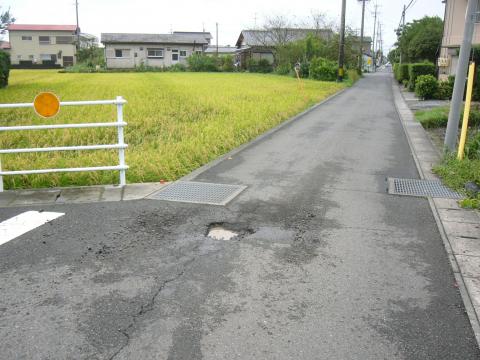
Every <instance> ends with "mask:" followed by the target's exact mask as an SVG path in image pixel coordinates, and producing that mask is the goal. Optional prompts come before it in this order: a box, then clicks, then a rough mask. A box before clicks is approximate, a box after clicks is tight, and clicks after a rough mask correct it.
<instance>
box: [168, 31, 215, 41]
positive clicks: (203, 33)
mask: <svg viewBox="0 0 480 360" xmlns="http://www.w3.org/2000/svg"><path fill="white" fill-rule="evenodd" d="M173 34H174V35H194V36H203V37H205V38H206V39H209V40H211V39H213V36H212V34H211V33H209V32H207V31H205V32H204V31H174V32H173Z"/></svg>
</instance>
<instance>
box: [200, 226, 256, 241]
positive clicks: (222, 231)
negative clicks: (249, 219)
mask: <svg viewBox="0 0 480 360" xmlns="http://www.w3.org/2000/svg"><path fill="white" fill-rule="evenodd" d="M254 232H255V231H254V230H252V229H250V228H247V229H246V230H245V229H244V228H243V227H242V226H235V225H229V224H225V223H212V224H210V225H209V226H208V231H207V236H208V237H209V238H211V239H214V240H223V241H228V240H232V239H234V238H236V237H243V236H245V235H249V234H253V233H254Z"/></svg>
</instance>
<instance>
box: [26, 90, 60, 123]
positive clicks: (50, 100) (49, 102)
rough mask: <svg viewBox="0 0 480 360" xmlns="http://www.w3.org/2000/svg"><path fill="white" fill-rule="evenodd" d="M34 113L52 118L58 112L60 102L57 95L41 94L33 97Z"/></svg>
mask: <svg viewBox="0 0 480 360" xmlns="http://www.w3.org/2000/svg"><path fill="white" fill-rule="evenodd" d="M33 107H34V108H35V112H36V113H37V114H38V115H40V116H43V117H46V118H48V117H52V116H55V115H57V114H58V111H59V110H60V100H58V97H57V95H55V94H54V93H51V92H43V93H40V94H38V95H37V96H35V100H34V101H33Z"/></svg>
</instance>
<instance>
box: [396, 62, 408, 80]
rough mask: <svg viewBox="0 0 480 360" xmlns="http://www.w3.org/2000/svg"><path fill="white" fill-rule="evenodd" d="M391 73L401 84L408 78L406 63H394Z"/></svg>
mask: <svg viewBox="0 0 480 360" xmlns="http://www.w3.org/2000/svg"><path fill="white" fill-rule="evenodd" d="M393 74H394V76H395V79H396V80H397V81H398V82H399V83H400V84H402V83H403V81H404V80H408V79H409V75H408V64H394V66H393Z"/></svg>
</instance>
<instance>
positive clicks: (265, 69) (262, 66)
mask: <svg viewBox="0 0 480 360" xmlns="http://www.w3.org/2000/svg"><path fill="white" fill-rule="evenodd" d="M272 71H273V66H272V64H270V61H268V60H267V59H260V60H258V72H260V73H271V72H272Z"/></svg>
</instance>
